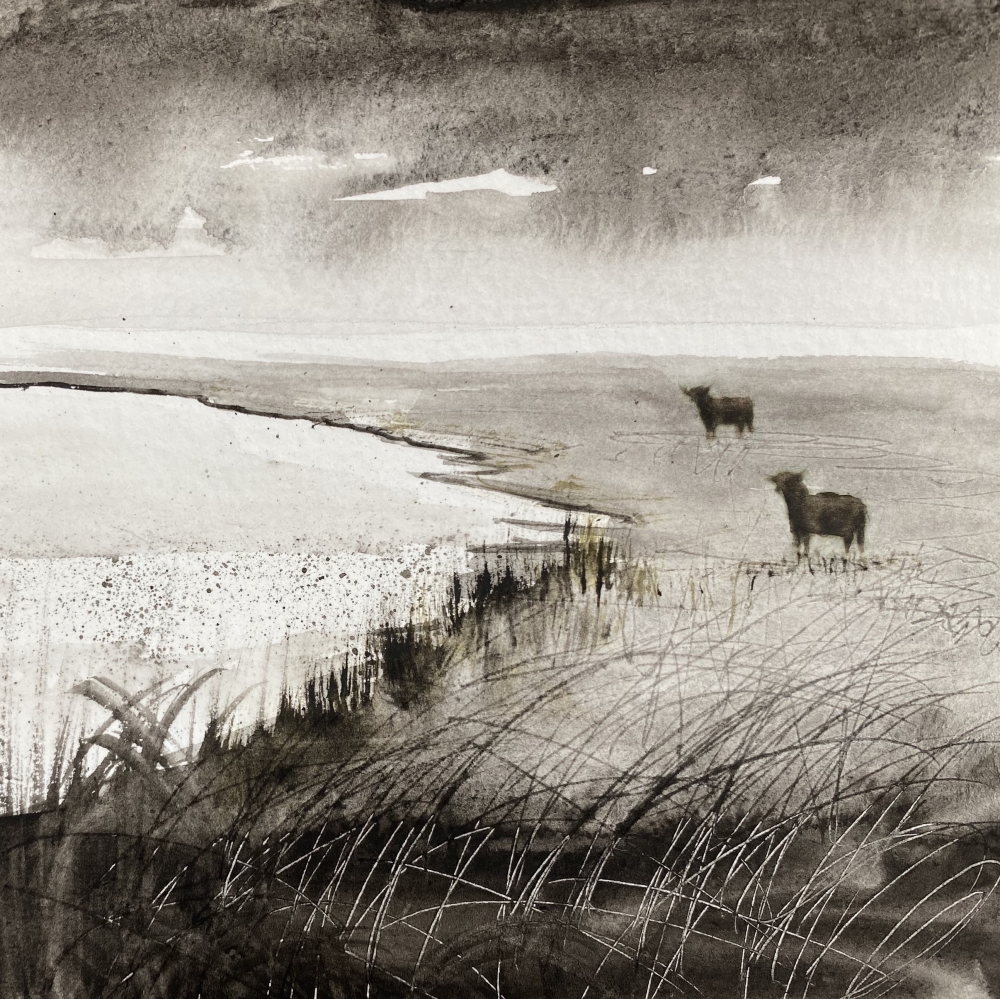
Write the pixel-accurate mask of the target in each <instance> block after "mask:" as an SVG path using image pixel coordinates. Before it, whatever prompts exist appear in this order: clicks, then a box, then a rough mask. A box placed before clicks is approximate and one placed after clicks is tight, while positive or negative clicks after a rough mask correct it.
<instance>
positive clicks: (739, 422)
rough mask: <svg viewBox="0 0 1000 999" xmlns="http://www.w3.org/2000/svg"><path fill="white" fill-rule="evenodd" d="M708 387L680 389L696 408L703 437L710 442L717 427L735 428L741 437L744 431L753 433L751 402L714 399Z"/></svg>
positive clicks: (734, 398)
mask: <svg viewBox="0 0 1000 999" xmlns="http://www.w3.org/2000/svg"><path fill="white" fill-rule="evenodd" d="M710 388H711V386H710V385H696V386H695V387H694V388H682V389H681V391H682V392H683V393H684V394H685V395H686V396H687V397H688V398H689V399H692V400H693V401H694V404H695V405H696V406H697V407H698V415H699V416H701V422H702V423H704V424H705V436H706V437H707V438H708V439H709V440H711V439H712V438H713V437H714V436H715V430H716V428H717V427H723V426H731V427H736V432H737V433H738V434H739V435H740V437H742V436H743V431H744V429H746V430H749V431H750V432H751V433H752V432H753V400H752V399H748V398H747V397H746V396H722V397H720V398H718V399H716V398H714V397H713V396H712V395H711V394H710V392H709V390H710Z"/></svg>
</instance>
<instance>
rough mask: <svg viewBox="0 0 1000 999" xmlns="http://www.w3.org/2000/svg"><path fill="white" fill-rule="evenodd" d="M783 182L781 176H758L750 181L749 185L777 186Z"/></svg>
mask: <svg viewBox="0 0 1000 999" xmlns="http://www.w3.org/2000/svg"><path fill="white" fill-rule="evenodd" d="M780 183H781V178H780V177H758V178H757V179H756V180H752V181H750V183H749V184H747V187H777V186H778V184H780Z"/></svg>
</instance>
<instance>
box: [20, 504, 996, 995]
mask: <svg viewBox="0 0 1000 999" xmlns="http://www.w3.org/2000/svg"><path fill="white" fill-rule="evenodd" d="M983 607H984V605H983V601H982V597H981V594H979V593H977V592H976V589H975V585H974V581H973V580H972V579H970V578H962V577H960V576H957V575H956V573H955V570H954V567H949V566H947V565H942V564H940V563H937V564H935V563H934V562H933V561H931V560H928V559H924V560H922V559H921V558H917V557H899V558H888V559H878V558H875V557H872V558H869V559H868V560H861V561H858V560H851V561H849V562H845V561H842V560H840V559H837V560H827V561H825V562H824V561H821V560H816V561H815V563H814V564H813V565H812V566H811V568H809V567H806V566H805V565H795V564H793V563H788V562H786V563H780V562H778V563H742V564H738V565H735V566H733V565H723V564H717V565H712V564H703V565H701V566H692V567H688V569H686V570H681V569H679V568H678V567H677V566H676V565H675V566H673V567H671V566H666V565H661V566H659V567H658V566H657V565H656V564H655V563H654V562H649V561H646V560H644V559H641V558H637V557H635V556H634V555H631V554H630V553H629V551H628V547H627V541H626V539H624V538H622V537H618V538H615V537H612V536H609V535H607V534H606V533H604V532H600V531H596V530H594V529H592V528H588V527H587V525H586V524H585V523H576V524H571V523H569V522H568V523H567V529H566V537H565V541H564V542H563V543H559V542H556V543H554V544H552V545H550V546H547V547H543V548H542V549H537V548H536V549H535V550H533V551H530V552H525V551H518V552H507V553H496V554H492V555H491V554H487V555H486V556H484V561H483V562H482V564H481V568H480V570H479V571H478V572H477V573H476V574H475V575H474V576H472V577H471V578H470V577H466V578H465V579H464V580H463V579H460V578H458V577H456V582H455V584H453V587H452V590H451V597H450V599H449V601H448V603H447V606H446V607H443V608H442V609H441V612H440V614H438V615H436V616H434V617H433V619H427V618H424V619H419V620H418V619H415V620H414V622H413V624H412V625H409V626H406V625H404V626H397V627H394V628H390V629H385V630H382V631H379V632H376V633H373V634H372V635H371V636H370V638H369V644H368V653H367V655H366V657H365V659H366V662H367V663H369V664H370V668H369V672H368V673H367V675H366V674H365V673H364V672H362V673H361V674H358V673H355V674H354V675H353V676H352V675H349V674H348V672H347V670H346V669H345V670H344V671H343V673H341V674H339V675H338V673H337V672H333V673H332V674H331V675H330V677H329V682H326V681H325V680H324V678H322V677H321V678H318V680H317V681H316V682H312V683H310V684H308V685H307V686H306V688H305V689H298V690H289V691H288V697H287V700H286V702H285V705H284V707H283V708H282V710H281V712H280V713H279V715H278V718H277V720H276V721H275V722H274V723H273V724H268V725H266V726H264V727H261V728H259V729H257V730H254V731H251V732H247V731H242V732H241V731H234V730H232V728H231V726H228V725H227V720H226V715H225V711H224V710H222V711H220V713H219V715H218V721H217V724H216V725H215V726H214V727H213V729H212V731H211V732H210V733H209V736H208V738H206V739H205V740H204V742H202V744H201V745H200V746H194V745H189V744H188V745H186V744H185V737H184V734H183V733H184V732H185V731H186V728H185V726H184V724H178V723H177V722H178V719H180V718H181V717H182V716H183V711H184V707H185V705H186V703H187V702H188V700H189V698H190V697H191V696H192V695H193V694H194V693H195V692H196V688H197V687H199V686H201V685H202V683H203V682H204V683H210V682H211V676H210V675H206V677H205V678H204V681H202V680H199V679H196V680H194V681H192V682H189V683H187V684H182V685H180V686H179V687H175V688H173V689H167V688H165V687H162V686H161V687H157V688H156V689H153V690H146V691H126V690H124V689H117V690H116V689H114V688H113V687H111V686H107V685H102V684H101V683H100V682H97V681H95V682H92V683H90V684H89V685H88V686H87V687H86V688H85V689H84V690H83V691H82V693H83V694H84V695H85V696H87V697H89V698H90V699H91V700H93V701H94V702H95V703H97V704H99V705H101V706H102V707H104V708H105V709H107V712H108V722H107V724H106V725H104V726H101V727H100V728H98V729H97V730H96V731H94V732H93V733H91V736H90V740H89V741H87V742H85V743H84V744H83V745H82V746H81V748H80V752H79V753H77V752H76V750H75V748H74V747H72V746H69V745H67V746H65V747H64V753H65V766H64V768H63V774H64V776H63V779H62V780H63V783H62V787H57V786H53V787H52V788H51V803H52V804H55V802H56V800H57V799H58V800H59V801H60V802H61V804H60V806H59V807H58V808H56V809H55V810H51V809H50V810H49V811H47V812H43V813H41V814H37V815H33V816H22V817H19V818H15V819H10V820H7V822H8V824H9V825H8V828H7V830H6V832H5V838H6V843H7V850H6V858H7V860H6V877H5V886H4V889H3V890H4V895H5V901H4V904H5V906H7V907H8V911H11V912H17V913H18V918H17V919H10V920H8V921H6V922H5V928H4V932H3V941H2V947H3V952H2V961H3V963H2V974H3V983H4V984H3V988H4V991H5V992H7V993H8V994H24V995H32V994H48V993H46V992H45V990H46V989H50V990H51V994H54V995H59V996H78V995H79V996H84V995H86V996H112V995H113V996H132V995H134V996H143V997H146V996H159V995H162V996H171V997H181V996H183V997H186V996H191V997H195V996H198V995H219V994H225V995H227V996H248V997H249V996H260V995H268V994H270V995H290V996H297V995H302V996H336V997H341V996H352V995H358V996H360V995H362V994H370V995H377V996H392V995H397V994H398V995H404V994H409V993H410V992H411V991H412V990H415V991H416V992H417V994H423V995H429V996H451V995H455V996H457V995H483V996H510V997H514V996H525V997H528V996H538V995H549V996H556V997H561V996H581V997H582V996H585V995H605V996H651V995H661V994H662V995H666V994H670V993H677V992H680V993H682V994H691V993H693V992H694V990H695V989H698V990H700V991H701V992H702V993H703V994H707V995H718V996H722V995H736V994H745V995H748V996H765V995H775V996H778V995H789V996H791V995H794V996H799V995H803V996H804V995H806V994H810V995H816V996H837V997H840V996H852V997H854V996H868V995H879V994H883V993H885V992H887V991H889V990H891V989H893V988H896V987H898V991H897V992H896V994H898V995H915V996H939V995H940V996H944V995H957V994H963V995H969V996H977V995H987V994H988V992H987V991H986V989H987V987H988V984H987V983H992V982H993V981H995V980H996V979H995V976H996V975H997V974H998V973H1000V967H994V966H993V964H992V963H991V961H992V958H991V957H990V951H989V949H988V948H985V949H984V948H982V947H981V946H978V945H977V944H976V939H977V938H976V936H975V933H976V927H977V926H980V925H985V923H983V922H982V920H984V919H986V920H988V919H989V918H991V914H992V913H993V907H994V901H993V897H994V890H995V887H996V885H997V883H998V880H1000V866H998V860H1000V858H997V856H996V846H995V835H994V830H995V827H996V819H997V815H996V810H997V808H1000V797H998V791H1000V776H998V773H1000V770H998V764H1000V757H998V755H997V743H996V739H997V736H998V731H997V725H996V723H995V721H994V718H995V717H996V714H997V712H996V708H995V706H996V703H997V700H998V695H1000V691H998V690H997V687H996V683H995V680H994V678H993V677H992V676H991V671H990V669H989V668H988V666H987V664H988V662H989V661H990V659H989V657H990V656H991V653H992V651H993V650H994V649H995V647H996V645H997V642H998V641H1000V632H997V633H996V634H994V632H996V630H997V623H998V622H997V621H996V620H995V619H993V618H990V617H989V616H988V615H986V614H985V613H984V610H983ZM101 758H103V762H100V763H99V764H98V765H96V769H95V768H94V764H95V763H96V761H97V760H98V759H101ZM74 760H75V762H74ZM88 761H89V762H88ZM967 928H969V930H968V932H966V933H965V934H963V932H962V931H963V930H966V929H967ZM942 952H943V956H939V954H941V953H942ZM959 988H963V989H966V991H965V992H962V993H959V992H956V991H955V990H956V989H959ZM949 989H950V990H951V991H948V990H949ZM976 989H979V991H975V990H976Z"/></svg>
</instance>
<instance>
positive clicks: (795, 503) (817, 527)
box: [770, 472, 868, 559]
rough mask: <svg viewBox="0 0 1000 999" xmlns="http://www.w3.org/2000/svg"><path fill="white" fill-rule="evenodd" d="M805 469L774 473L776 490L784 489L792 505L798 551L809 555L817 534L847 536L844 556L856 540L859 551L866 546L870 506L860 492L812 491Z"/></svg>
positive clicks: (798, 554)
mask: <svg viewBox="0 0 1000 999" xmlns="http://www.w3.org/2000/svg"><path fill="white" fill-rule="evenodd" d="M803 474H804V473H802V472H778V474H777V475H772V476H770V480H771V481H772V482H773V483H774V489H775V492H779V493H781V495H782V496H784V498H785V505H786V506H787V507H788V524H789V526H790V527H791V529H792V537H793V538H794V539H795V555H796V558H797V559H801V558H802V556H803V555H805V556H806V558H808V557H809V539H810V538H811V537H812V535H814V534H819V535H824V536H827V537H837V538H843V539H844V557H845V558H846V557H847V553H848V552H849V551H850V550H851V544H852V543H853V542H854V541H855V540H856V541H857V543H858V551H859V552H864V550H865V524H866V523H867V520H868V510H867V508H866V507H865V505H864V503H863V502H862V501H861V500H859V499H858V498H857V496H842V495H841V494H840V493H815V494H813V493H810V492H809V490H808V489H807V488H806V486H805V483H804V482H803V481H802V477H803Z"/></svg>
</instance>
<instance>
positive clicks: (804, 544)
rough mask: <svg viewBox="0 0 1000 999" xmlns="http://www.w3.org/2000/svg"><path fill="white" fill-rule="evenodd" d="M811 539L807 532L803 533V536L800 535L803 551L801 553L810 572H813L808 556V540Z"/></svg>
mask: <svg viewBox="0 0 1000 999" xmlns="http://www.w3.org/2000/svg"><path fill="white" fill-rule="evenodd" d="M811 540H812V536H811V535H809V534H805V535H803V537H802V552H803V554H804V555H805V557H806V565H807V566H809V571H810V572H814V570H813V565H812V559H811V558H809V542H810V541H811Z"/></svg>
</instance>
